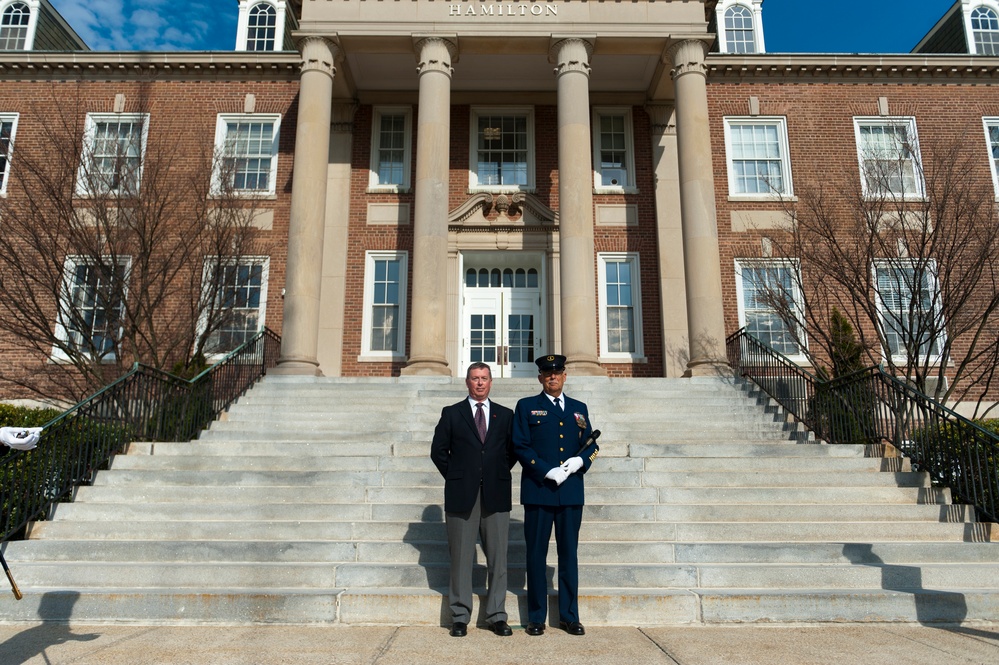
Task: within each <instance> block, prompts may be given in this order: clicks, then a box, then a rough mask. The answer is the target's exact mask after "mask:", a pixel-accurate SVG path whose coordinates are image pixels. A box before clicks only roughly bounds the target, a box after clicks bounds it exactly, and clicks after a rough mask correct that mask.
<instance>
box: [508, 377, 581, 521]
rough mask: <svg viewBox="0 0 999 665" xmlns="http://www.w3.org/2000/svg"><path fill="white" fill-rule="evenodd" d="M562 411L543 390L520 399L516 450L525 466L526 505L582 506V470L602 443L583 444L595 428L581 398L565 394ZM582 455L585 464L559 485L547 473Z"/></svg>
mask: <svg viewBox="0 0 999 665" xmlns="http://www.w3.org/2000/svg"><path fill="white" fill-rule="evenodd" d="M563 397H564V398H565V407H564V409H563V413H562V414H559V413H558V411H557V410H556V409H555V405H554V404H552V402H551V400H550V399H548V397H547V396H546V395H545V394H544V393H540V394H538V395H535V396H534V397H525V398H524V399H522V400H520V401H519V402H517V408H516V410H515V412H514V417H513V450H514V453H515V454H516V455H517V460H518V461H519V462H520V465H521V467H522V468H523V477H522V478H521V481H520V502H521V503H522V504H525V505H541V506H582V505H583V474H584V473H586V472H587V471H588V470H589V468H590V465H591V464H593V460H594V459H596V457H597V452H598V450H599V447H598V446H597V444H596V443H591V444H589V445H588V446H586V447H585V448H584V449H582V450H580V446H581V445H583V443H584V442H585V441H586V440H587V439H588V438H589V436H590V434H591V433H592V432H593V426H592V425H591V423H590V413H589V411H587V409H586V405H585V404H583V403H582V402H580V401H579V400H575V399H572V398H571V397H565V395H563ZM577 456H578V457H581V458H582V459H583V468H582V469H580V470H579V471H577V472H576V473H574V474H572V475H570V476H569V477H568V478H567V479H566V481H565V482H564V483H562V484H561V485H556V484H555V482H554V481H552V480H546V479H545V474H547V473H548V472H549V471H551V470H552V469H553V468H555V467H556V466H559V465H561V464H562V463H563V462H565V461H566V460H567V459H569V458H570V457H577Z"/></svg>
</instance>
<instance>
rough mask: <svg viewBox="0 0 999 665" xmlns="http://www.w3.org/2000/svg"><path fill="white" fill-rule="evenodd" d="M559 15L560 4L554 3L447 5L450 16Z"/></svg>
mask: <svg viewBox="0 0 999 665" xmlns="http://www.w3.org/2000/svg"><path fill="white" fill-rule="evenodd" d="M528 13H530V15H531V16H546V17H547V16H558V5H554V4H546V5H541V4H531V5H528V4H527V3H524V2H519V3H512V2H510V3H499V4H491V5H481V6H479V8H478V9H476V5H474V4H469V5H468V7H466V8H465V9H462V8H461V4H460V3H452V4H449V5H447V14H448V16H456V17H458V18H461V17H463V16H527V15H528Z"/></svg>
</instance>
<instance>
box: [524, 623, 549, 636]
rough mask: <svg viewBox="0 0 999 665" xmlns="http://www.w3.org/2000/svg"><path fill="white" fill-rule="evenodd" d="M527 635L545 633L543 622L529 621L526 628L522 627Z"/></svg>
mask: <svg viewBox="0 0 999 665" xmlns="http://www.w3.org/2000/svg"><path fill="white" fill-rule="evenodd" d="M524 630H525V631H526V632H527V634H528V635H544V634H545V624H543V623H529V624H527V628H525V629H524Z"/></svg>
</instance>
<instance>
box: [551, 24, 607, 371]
mask: <svg viewBox="0 0 999 665" xmlns="http://www.w3.org/2000/svg"><path fill="white" fill-rule="evenodd" d="M592 51H593V46H592V44H590V42H588V41H586V40H584V39H576V38H573V39H564V40H562V41H559V42H556V43H555V44H554V46H553V47H552V49H551V55H552V56H554V61H555V63H556V67H555V76H556V78H557V83H558V206H559V244H560V246H561V261H560V268H561V277H560V286H561V291H562V349H561V351H562V354H563V355H565V357H566V367H567V369H568V370H569V372H570V373H571V374H576V375H584V376H602V375H606V372H605V371H604V369H603V368H602V367H601V366H600V364H599V360H598V357H597V300H596V268H595V258H596V257H595V251H594V245H593V156H592V150H591V143H590V136H591V133H590V53H592Z"/></svg>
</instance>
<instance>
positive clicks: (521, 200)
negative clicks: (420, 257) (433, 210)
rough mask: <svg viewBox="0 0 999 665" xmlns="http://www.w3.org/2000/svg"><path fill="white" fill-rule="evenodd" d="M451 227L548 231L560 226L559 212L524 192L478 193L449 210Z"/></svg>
mask: <svg viewBox="0 0 999 665" xmlns="http://www.w3.org/2000/svg"><path fill="white" fill-rule="evenodd" d="M447 223H448V228H450V229H452V230H458V229H475V228H486V229H494V228H520V229H523V230H525V231H547V230H551V229H557V228H558V213H557V212H555V211H554V210H552V209H551V208H549V207H548V206H546V205H545V204H544V203H542V202H541V201H540V200H539V199H538V197H536V196H535V195H533V194H527V193H525V192H511V193H509V194H492V193H490V192H476V193H474V194H472V195H471V196H469V197H468V198H467V199H466V200H465V202H464V203H462V204H461V205H460V206H458V207H457V208H455V209H454V210H452V211H450V212H449V213H448V220H447Z"/></svg>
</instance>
